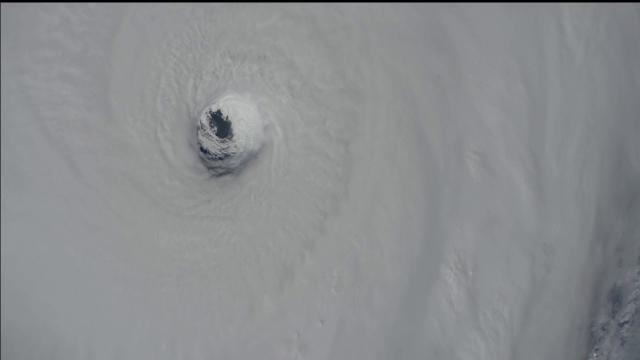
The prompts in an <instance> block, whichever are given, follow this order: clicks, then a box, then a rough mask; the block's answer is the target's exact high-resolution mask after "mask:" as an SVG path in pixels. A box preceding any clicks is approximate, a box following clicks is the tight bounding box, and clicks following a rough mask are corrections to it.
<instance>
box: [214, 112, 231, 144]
mask: <svg viewBox="0 0 640 360" xmlns="http://www.w3.org/2000/svg"><path fill="white" fill-rule="evenodd" d="M208 116H209V126H210V127H211V129H215V134H216V136H217V137H218V138H220V139H231V138H233V129H232V127H231V121H230V120H229V117H228V116H225V115H224V114H223V113H222V111H220V109H218V110H216V111H212V110H209V114H208Z"/></svg>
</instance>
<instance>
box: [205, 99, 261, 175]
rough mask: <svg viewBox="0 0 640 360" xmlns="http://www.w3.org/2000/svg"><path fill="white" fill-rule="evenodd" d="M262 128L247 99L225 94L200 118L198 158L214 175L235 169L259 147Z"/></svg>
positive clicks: (252, 105)
mask: <svg viewBox="0 0 640 360" xmlns="http://www.w3.org/2000/svg"><path fill="white" fill-rule="evenodd" d="M264 127H265V123H264V121H263V120H262V118H261V117H260V114H259V113H258V109H257V108H256V106H255V105H254V104H253V103H252V101H251V99H250V98H249V97H248V96H242V95H238V94H228V95H225V96H223V97H221V98H219V99H218V100H216V101H215V102H214V103H213V104H211V105H209V106H207V108H206V109H205V110H204V111H203V112H202V114H201V115H200V120H199V124H198V145H199V155H200V158H201V159H202V160H203V162H204V164H205V165H206V166H207V168H209V170H210V171H211V173H213V174H214V175H224V174H227V173H230V172H233V171H235V170H238V169H240V168H241V167H242V166H243V165H244V164H245V163H246V161H247V160H249V159H251V158H252V157H253V156H254V155H255V154H257V153H258V151H260V148H262V145H263V143H264Z"/></svg>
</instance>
